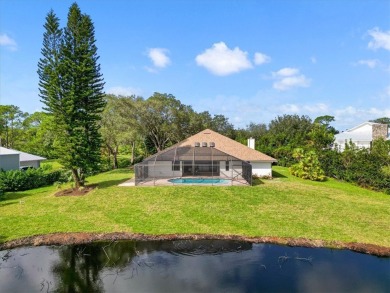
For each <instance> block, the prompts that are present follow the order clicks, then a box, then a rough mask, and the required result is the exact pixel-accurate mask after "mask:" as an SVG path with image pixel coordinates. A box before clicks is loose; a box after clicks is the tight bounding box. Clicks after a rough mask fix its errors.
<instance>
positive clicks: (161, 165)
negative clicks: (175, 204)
mask: <svg viewBox="0 0 390 293" xmlns="http://www.w3.org/2000/svg"><path fill="white" fill-rule="evenodd" d="M134 171H135V185H179V184H185V182H197V184H202V180H199V179H201V178H204V179H208V178H218V179H225V180H204V184H209V185H252V166H251V164H249V163H248V162H245V161H242V160H240V159H238V158H236V157H233V156H231V155H229V154H226V153H224V152H222V151H220V150H218V149H216V148H215V147H214V146H213V144H212V143H210V146H200V144H199V145H198V144H196V146H194V147H190V146H185V147H172V148H169V149H167V150H165V151H162V152H160V153H157V154H155V155H153V156H151V157H148V158H147V159H145V160H144V161H142V162H141V163H139V164H136V165H135V166H134ZM172 178H194V179H195V178H196V180H170V179H172ZM178 182H181V183H178ZM190 184H191V183H190ZM202 185H203V184H202Z"/></svg>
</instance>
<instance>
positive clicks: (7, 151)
mask: <svg viewBox="0 0 390 293" xmlns="http://www.w3.org/2000/svg"><path fill="white" fill-rule="evenodd" d="M0 154H19V161H20V162H29V161H43V160H46V158H43V157H40V156H36V155H32V154H29V153H25V152H21V151H17V150H12V149H7V148H4V147H0Z"/></svg>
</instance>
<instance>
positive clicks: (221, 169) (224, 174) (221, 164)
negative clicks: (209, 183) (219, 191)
mask: <svg viewBox="0 0 390 293" xmlns="http://www.w3.org/2000/svg"><path fill="white" fill-rule="evenodd" d="M230 164H231V163H230V162H229V171H226V162H225V161H220V162H219V176H220V177H230V176H232V171H231V166H230Z"/></svg>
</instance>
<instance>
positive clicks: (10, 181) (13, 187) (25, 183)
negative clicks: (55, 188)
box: [0, 168, 63, 191]
mask: <svg viewBox="0 0 390 293" xmlns="http://www.w3.org/2000/svg"><path fill="white" fill-rule="evenodd" d="M62 172H63V171H62V170H57V171H53V172H50V173H45V172H44V170H43V169H41V168H38V169H28V170H26V171H19V170H11V171H2V172H0V189H1V190H3V191H21V190H29V189H33V188H38V187H42V186H48V185H52V184H53V183H54V182H57V181H60V180H61V178H62V176H63V175H62Z"/></svg>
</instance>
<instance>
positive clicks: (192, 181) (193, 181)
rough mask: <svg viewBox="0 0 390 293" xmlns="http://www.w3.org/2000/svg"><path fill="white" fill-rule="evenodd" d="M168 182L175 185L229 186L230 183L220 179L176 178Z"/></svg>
mask: <svg viewBox="0 0 390 293" xmlns="http://www.w3.org/2000/svg"><path fill="white" fill-rule="evenodd" d="M168 181H169V182H171V183H174V184H228V183H229V182H230V180H227V179H220V178H175V179H169V180H168Z"/></svg>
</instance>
